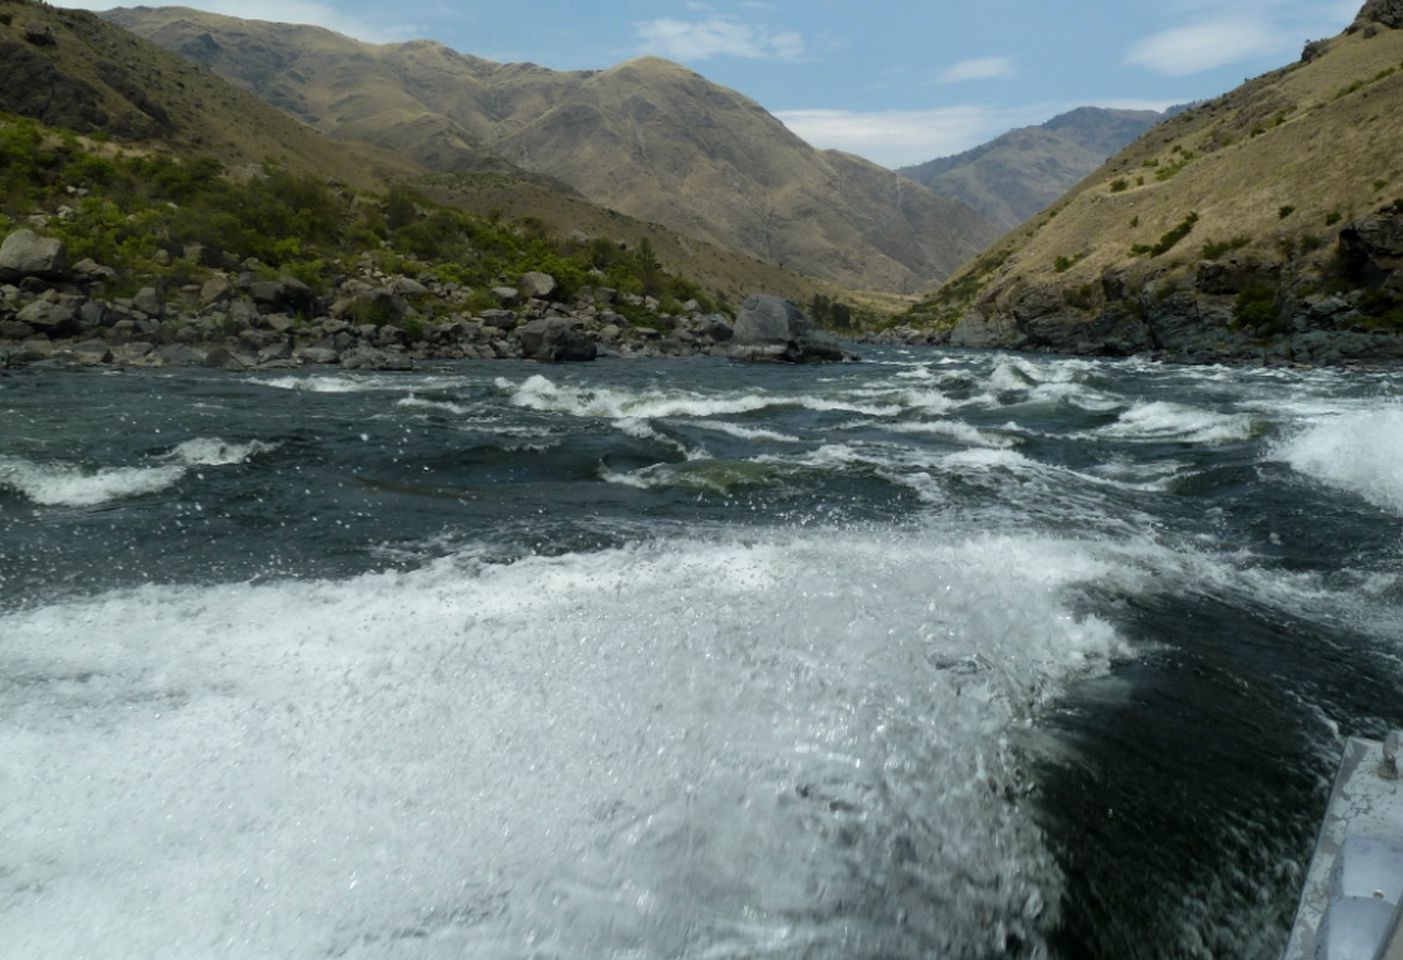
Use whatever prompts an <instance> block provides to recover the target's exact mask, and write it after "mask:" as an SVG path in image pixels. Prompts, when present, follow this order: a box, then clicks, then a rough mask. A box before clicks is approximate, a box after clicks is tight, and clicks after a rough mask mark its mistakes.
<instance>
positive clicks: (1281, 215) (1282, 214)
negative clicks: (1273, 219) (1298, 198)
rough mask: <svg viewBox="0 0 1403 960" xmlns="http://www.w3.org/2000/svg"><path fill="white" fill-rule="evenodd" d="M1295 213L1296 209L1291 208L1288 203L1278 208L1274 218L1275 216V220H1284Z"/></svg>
mask: <svg viewBox="0 0 1403 960" xmlns="http://www.w3.org/2000/svg"><path fill="white" fill-rule="evenodd" d="M1295 212H1296V208H1295V207H1293V206H1291V205H1290V204H1289V203H1288V204H1286V205H1285V206H1283V207H1280V208H1278V209H1277V211H1276V216H1277V219H1279V220H1285V219H1286V218H1287V217H1289V216H1291V214H1293V213H1295Z"/></svg>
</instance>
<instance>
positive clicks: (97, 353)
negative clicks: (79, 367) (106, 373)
mask: <svg viewBox="0 0 1403 960" xmlns="http://www.w3.org/2000/svg"><path fill="white" fill-rule="evenodd" d="M70 349H71V352H72V353H73V355H74V356H75V357H76V358H77V359H78V362H79V363H81V364H83V365H84V366H86V367H96V366H99V365H100V364H104V363H111V362H112V349H111V348H110V347H108V345H107V344H106V343H103V342H102V341H101V340H88V341H85V342H84V343H79V344H75V345H74V346H73V347H71V348H70Z"/></svg>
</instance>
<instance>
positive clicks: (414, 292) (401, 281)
mask: <svg viewBox="0 0 1403 960" xmlns="http://www.w3.org/2000/svg"><path fill="white" fill-rule="evenodd" d="M390 290H391V291H393V292H394V293H397V294H399V295H400V296H401V297H415V296H422V295H423V294H426V293H428V292H429V288H428V287H426V286H424V285H423V284H422V283H420V282H419V281H418V280H415V279H412V278H410V277H395V279H394V280H393V282H391V283H390Z"/></svg>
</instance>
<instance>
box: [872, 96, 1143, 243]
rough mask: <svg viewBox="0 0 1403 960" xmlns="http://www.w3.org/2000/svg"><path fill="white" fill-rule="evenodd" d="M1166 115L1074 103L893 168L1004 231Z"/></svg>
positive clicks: (1052, 199) (1028, 215) (1071, 185)
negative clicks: (948, 152)
mask: <svg viewBox="0 0 1403 960" xmlns="http://www.w3.org/2000/svg"><path fill="white" fill-rule="evenodd" d="M1164 116H1165V114H1162V113H1159V112H1157V111H1153V110H1114V109H1108V108H1105V107H1078V108H1076V109H1075V110H1070V111H1067V112H1065V113H1061V114H1058V115H1057V116H1055V117H1053V118H1052V119H1050V120H1048V121H1046V122H1044V123H1041V124H1037V125H1035V126H1029V127H1019V128H1017V129H1014V130H1010V131H1008V132H1007V133H1004V134H1002V135H1000V136H998V137H996V138H994V139H993V140H990V141H988V142H987V143H983V144H980V145H979V146H977V147H974V148H972V149H970V150H966V151H964V152H963V153H958V154H954V155H952V156H949V157H937V158H936V159H934V160H929V161H927V162H925V163H921V164H916V165H914V166H909V167H902V168H900V169H899V170H898V171H897V172H898V173H900V174H902V175H903V176H905V177H908V178H909V179H911V180H914V181H916V182H917V183H919V184H921V185H923V186H925V187H928V188H930V189H931V190H933V191H935V192H936V193H938V194H940V195H941V196H945V197H949V198H950V199H952V200H958V201H959V202H961V203H964V204H965V205H967V206H970V207H973V208H974V210H975V211H976V212H978V213H980V214H981V215H983V216H984V217H985V219H987V220H989V221H990V222H992V223H994V224H996V225H997V226H999V227H1001V228H1003V229H1005V230H1011V229H1013V228H1014V227H1016V226H1018V225H1019V224H1020V223H1023V222H1024V221H1025V220H1027V219H1028V218H1029V217H1031V216H1033V215H1034V214H1036V213H1038V212H1039V211H1041V210H1043V209H1045V208H1046V207H1047V206H1049V205H1050V204H1052V203H1053V202H1055V201H1056V200H1057V199H1058V198H1060V197H1061V196H1062V195H1063V194H1065V193H1066V192H1067V191H1068V190H1070V189H1071V188H1072V187H1074V186H1076V185H1077V184H1078V183H1079V182H1080V181H1081V180H1082V178H1084V177H1085V176H1086V175H1087V174H1089V173H1091V172H1092V171H1093V170H1095V169H1096V168H1097V167H1099V166H1100V165H1101V164H1102V163H1104V162H1105V160H1106V158H1107V157H1108V156H1110V155H1112V154H1114V153H1117V152H1118V151H1120V150H1121V149H1123V148H1124V147H1125V146H1127V145H1128V144H1129V143H1130V142H1131V141H1133V140H1134V139H1135V138H1136V137H1138V136H1140V135H1142V134H1143V133H1144V132H1145V131H1146V130H1148V129H1149V128H1150V127H1152V126H1154V124H1156V123H1158V122H1159V121H1160V120H1162V119H1163V118H1164Z"/></svg>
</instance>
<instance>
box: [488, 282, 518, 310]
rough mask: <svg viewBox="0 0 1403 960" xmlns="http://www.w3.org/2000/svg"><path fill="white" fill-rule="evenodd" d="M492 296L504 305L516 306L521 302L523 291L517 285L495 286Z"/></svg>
mask: <svg viewBox="0 0 1403 960" xmlns="http://www.w3.org/2000/svg"><path fill="white" fill-rule="evenodd" d="M492 296H494V297H496V298H497V302H498V303H500V304H501V305H502V306H504V307H514V306H516V305H517V304H518V303H520V302H521V291H519V290H517V289H516V288H515V287H493V288H492Z"/></svg>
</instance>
